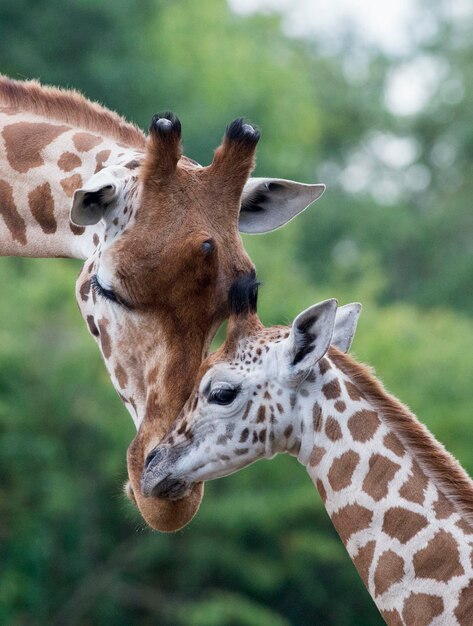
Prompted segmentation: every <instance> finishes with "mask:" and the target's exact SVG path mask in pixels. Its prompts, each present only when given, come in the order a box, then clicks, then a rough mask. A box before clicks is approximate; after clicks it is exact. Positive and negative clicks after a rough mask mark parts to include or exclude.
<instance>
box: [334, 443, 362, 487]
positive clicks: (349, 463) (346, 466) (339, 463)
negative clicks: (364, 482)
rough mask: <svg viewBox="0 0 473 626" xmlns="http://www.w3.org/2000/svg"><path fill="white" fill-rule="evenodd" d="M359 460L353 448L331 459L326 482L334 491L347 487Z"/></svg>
mask: <svg viewBox="0 0 473 626" xmlns="http://www.w3.org/2000/svg"><path fill="white" fill-rule="evenodd" d="M359 460H360V456H359V455H358V454H357V453H356V452H354V451H353V450H349V451H348V452H344V453H343V454H342V455H341V456H339V457H338V458H336V459H335V460H334V461H333V463H332V466H331V468H330V471H329V473H328V482H329V483H330V486H331V487H332V489H333V490H334V491H340V490H341V489H344V488H345V487H348V485H349V484H350V483H351V479H352V476H353V472H354V471H355V468H356V466H357V465H358V462H359Z"/></svg>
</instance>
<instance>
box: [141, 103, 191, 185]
mask: <svg viewBox="0 0 473 626" xmlns="http://www.w3.org/2000/svg"><path fill="white" fill-rule="evenodd" d="M181 156H182V146H181V122H180V121H179V118H178V117H177V115H175V114H174V113H172V112H171V111H166V112H164V113H156V114H155V115H153V117H152V119H151V124H150V127H149V135H148V141H147V144H146V158H145V161H144V168H143V175H144V177H145V178H149V177H151V178H153V179H155V180H158V181H159V180H160V179H161V178H165V177H167V176H170V175H172V174H173V173H174V172H175V170H176V167H177V163H178V161H179V159H180V158H181Z"/></svg>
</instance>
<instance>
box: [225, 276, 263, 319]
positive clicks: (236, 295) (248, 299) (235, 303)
mask: <svg viewBox="0 0 473 626" xmlns="http://www.w3.org/2000/svg"><path fill="white" fill-rule="evenodd" d="M259 285H260V283H259V282H258V280H257V278H256V271H255V270H254V269H252V270H251V271H250V272H248V273H247V274H243V275H241V276H239V277H238V278H236V279H235V280H234V281H233V283H232V286H231V287H230V289H229V292H228V308H229V311H230V315H246V314H248V313H256V310H257V305H258V288H259Z"/></svg>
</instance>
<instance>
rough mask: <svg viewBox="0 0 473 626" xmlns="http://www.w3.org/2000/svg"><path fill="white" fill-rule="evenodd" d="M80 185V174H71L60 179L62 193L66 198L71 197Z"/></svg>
mask: <svg viewBox="0 0 473 626" xmlns="http://www.w3.org/2000/svg"><path fill="white" fill-rule="evenodd" d="M81 185H82V176H81V175H80V174H73V175H72V176H69V178H63V179H62V180H61V187H62V188H63V189H64V193H65V194H66V196H67V197H68V198H71V197H72V194H73V193H74V191H75V190H76V189H79V187H81Z"/></svg>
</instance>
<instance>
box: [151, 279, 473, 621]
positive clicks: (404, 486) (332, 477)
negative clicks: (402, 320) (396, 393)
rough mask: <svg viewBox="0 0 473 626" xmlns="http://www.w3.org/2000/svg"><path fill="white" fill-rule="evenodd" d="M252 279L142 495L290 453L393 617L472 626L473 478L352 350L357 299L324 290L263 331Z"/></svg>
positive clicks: (175, 492) (168, 491)
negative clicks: (285, 321) (325, 296)
mask: <svg viewBox="0 0 473 626" xmlns="http://www.w3.org/2000/svg"><path fill="white" fill-rule="evenodd" d="M248 286H249V287H250V289H249V292H248V291H247V296H246V304H245V297H243V298H234V299H233V303H234V314H233V315H232V317H231V318H230V322H229V326H228V328H229V332H228V337H227V341H226V343H225V345H224V346H223V347H222V348H221V349H220V350H218V351H217V352H216V353H215V354H213V355H211V356H210V357H209V358H208V360H207V361H205V362H204V363H203V364H202V366H201V370H200V373H199V376H198V380H197V381H196V386H195V389H194V392H193V394H192V395H191V396H190V399H189V401H188V402H187V404H186V405H185V407H184V409H183V411H182V413H181V415H180V416H179V418H178V419H177V420H176V422H175V424H174V425H173V426H172V427H171V429H170V430H169V432H168V433H167V434H166V436H165V437H164V438H163V439H162V441H161V442H160V444H159V446H158V447H157V448H156V449H155V450H154V451H153V452H152V453H151V454H150V455H149V457H148V460H147V465H146V470H145V472H144V474H143V489H144V491H145V492H148V493H151V492H152V493H155V494H159V495H161V496H165V497H168V498H175V497H179V496H182V495H183V494H184V493H186V492H187V490H188V489H189V488H190V487H191V486H192V484H193V483H194V481H196V480H198V481H201V480H210V479H213V478H218V477H219V476H225V475H227V474H230V473H232V472H234V471H237V470H238V469H241V468H243V467H245V466H247V465H249V464H250V463H252V462H254V461H256V460H258V459H260V458H264V457H266V458H271V457H273V456H274V455H275V454H276V453H278V452H289V454H292V455H293V456H296V457H297V458H298V460H299V461H300V463H302V465H305V466H306V468H307V471H308V473H309V475H310V477H311V478H312V480H313V482H314V484H315V485H316V487H317V489H318V491H319V493H320V495H321V497H322V500H323V501H324V504H325V507H326V509H327V512H328V514H329V515H330V518H331V520H332V522H333V524H334V526H335V528H336V530H337V532H338V534H339V535H340V537H341V539H342V541H343V543H344V544H345V547H346V549H347V550H348V553H349V555H350V557H351V558H352V560H353V562H354V564H355V566H356V568H357V570H358V572H359V574H360V576H361V578H362V579H363V582H364V583H365V585H366V586H367V588H368V591H369V592H370V594H371V596H372V598H373V600H374V601H375V603H376V605H377V607H378V608H379V610H380V612H381V614H382V616H383V617H384V619H385V621H386V622H387V624H389V626H471V624H473V482H472V481H471V479H470V478H469V477H468V476H467V474H466V473H465V472H464V470H463V469H462V468H461V467H460V465H459V463H458V462H457V461H456V460H455V459H454V458H453V457H452V456H451V455H450V454H449V453H448V452H446V451H445V448H444V447H443V446H442V445H441V444H439V443H438V442H437V441H436V440H435V439H434V437H433V436H432V435H431V434H430V433H429V431H428V430H427V428H425V426H423V425H422V424H421V423H420V422H418V420H417V419H416V418H415V416H414V415H412V413H410V411H409V410H408V409H407V407H405V406H403V405H402V404H401V403H400V402H399V401H398V400H397V399H396V398H394V397H393V396H391V395H389V393H388V392H387V391H386V390H385V389H384V388H383V386H382V385H381V383H380V382H379V381H378V380H377V379H376V378H375V377H374V376H373V374H372V373H371V372H370V370H369V369H368V368H366V367H364V366H363V365H361V364H359V363H357V362H356V361H355V360H354V359H352V358H350V357H349V356H348V355H347V354H345V353H346V352H347V351H348V349H349V347H350V344H351V340H352V337H353V334H354V332H355V328H356V324H357V320H358V316H359V313H360V309H361V307H360V305H359V304H352V305H347V306H345V307H341V308H340V309H337V301H336V300H327V301H325V302H322V303H320V304H318V305H314V306H313V307H311V308H309V309H307V310H306V311H304V312H303V313H301V314H300V315H298V317H297V318H296V319H295V320H294V323H293V325H292V328H291V329H288V328H284V327H280V326H279V327H274V328H264V327H263V326H262V324H261V323H260V322H259V319H258V317H257V315H256V306H255V305H256V298H255V293H256V292H255V287H254V283H252V282H251V279H250V281H249V282H248V281H246V282H245V283H243V287H248ZM233 293H235V291H234V290H233ZM248 293H249V296H250V297H248ZM242 302H243V305H242ZM330 344H332V346H331V347H330Z"/></svg>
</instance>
